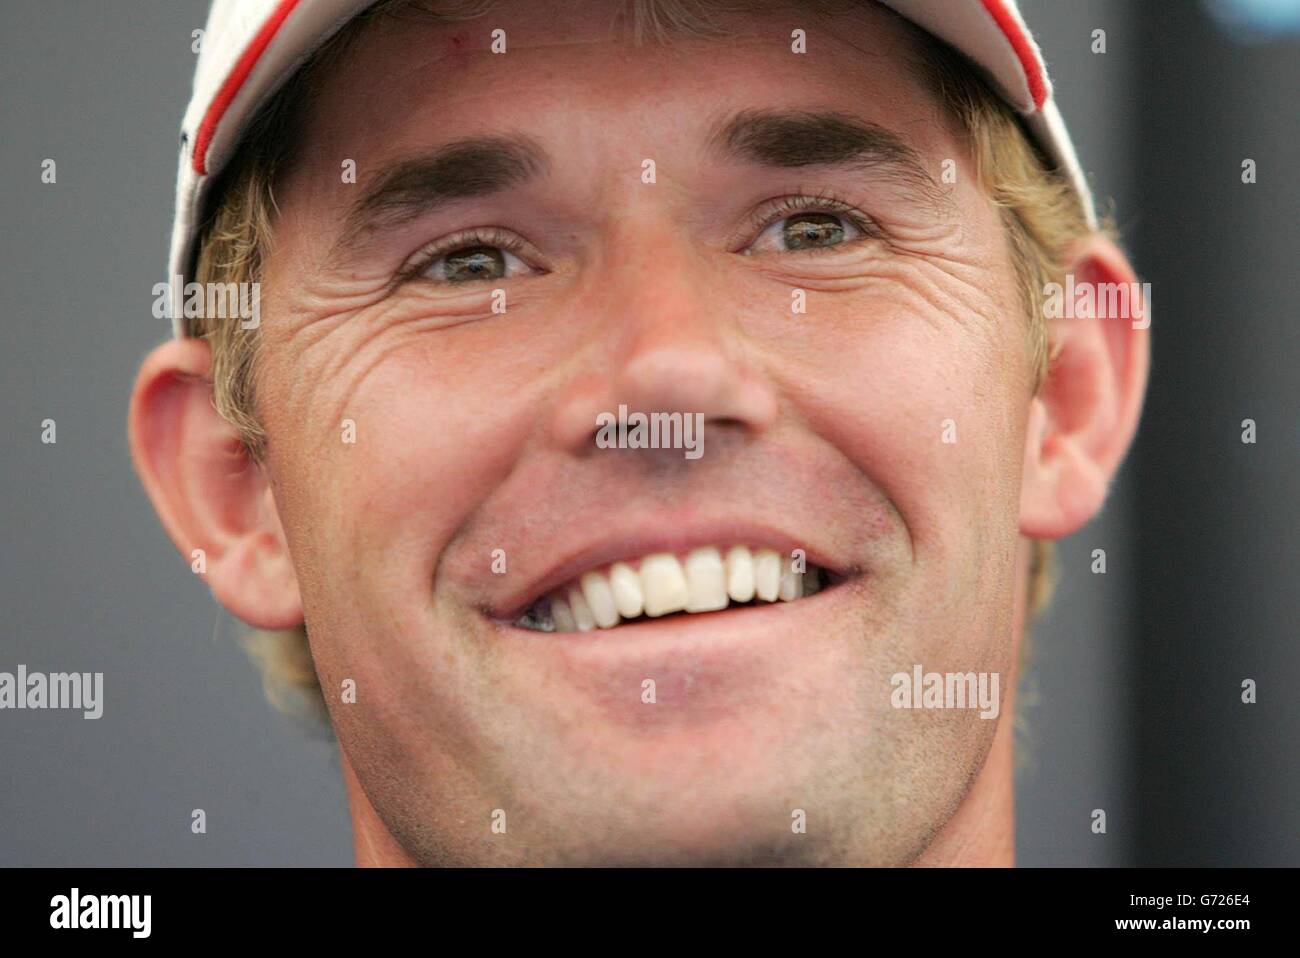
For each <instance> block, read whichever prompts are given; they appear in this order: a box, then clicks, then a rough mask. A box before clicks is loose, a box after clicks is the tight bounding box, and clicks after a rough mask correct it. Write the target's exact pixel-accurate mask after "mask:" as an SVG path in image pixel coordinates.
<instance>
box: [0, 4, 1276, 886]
mask: <svg viewBox="0 0 1300 958" xmlns="http://www.w3.org/2000/svg"><path fill="white" fill-rule="evenodd" d="M2 6H3V12H4V17H3V22H4V23H5V30H4V33H3V35H2V36H0V144H2V147H0V197H2V198H3V199H2V201H0V211H2V216H3V219H2V222H3V230H0V262H3V264H4V265H3V275H4V291H5V293H6V297H7V307H8V315H7V316H6V317H5V320H4V322H3V323H0V337H2V339H0V342H3V348H0V368H2V370H3V380H2V381H0V399H2V400H3V403H4V406H3V408H4V413H5V414H4V415H3V416H0V430H2V431H3V437H4V446H3V448H4V470H3V500H2V502H3V505H2V506H0V508H2V509H3V515H4V527H3V550H2V551H0V602H2V603H3V604H2V606H0V608H2V609H3V625H0V670H7V671H13V670H14V669H15V668H16V666H17V665H18V663H24V664H26V665H27V666H28V668H29V669H32V670H39V671H69V670H75V671H103V672H104V673H105V686H106V689H105V697H106V699H107V706H106V710H105V714H104V717H103V718H102V719H100V720H99V721H93V722H88V721H85V720H83V719H82V718H81V716H80V714H79V713H72V712H53V711H44V712H33V711H5V712H0V864H4V865H289V864H301V865H344V864H350V863H351V861H352V856H351V844H350V834H349V828H348V819H347V810H346V802H345V799H344V793H343V788H342V783H341V780H340V775H339V769H338V761H337V757H336V755H335V752H334V747H333V745H332V744H331V743H330V742H329V741H328V739H326V738H323V737H321V736H320V735H319V734H313V733H312V732H311V730H310V728H309V727H308V726H305V725H303V724H301V723H299V724H295V723H293V722H291V721H289V720H286V719H284V718H282V717H281V716H279V715H278V714H277V713H275V712H274V711H273V710H272V709H271V708H270V706H268V705H267V704H266V702H265V700H264V698H263V696H262V692H261V689H260V685H259V682H258V679H257V676H256V673H255V670H254V667H253V665H252V664H251V663H250V662H249V660H248V659H247V658H246V656H245V655H244V653H243V652H242V651H241V650H240V648H239V647H238V646H237V645H236V643H235V641H234V637H235V634H236V632H237V624H236V623H235V622H234V621H233V620H232V619H231V617H230V616H229V615H228V614H226V613H224V612H222V611H221V610H220V609H219V608H218V607H217V606H216V604H215V603H214V602H213V600H212V599H211V597H210V596H209V595H208V593H207V592H206V590H205V589H204V588H203V587H202V585H201V583H199V582H198V581H197V580H196V579H195V578H194V576H192V575H191V574H190V572H189V569H188V565H187V563H186V562H184V561H182V560H181V559H180V558H179V557H178V556H177V555H176V553H175V552H174V551H173V549H172V547H171V545H170V543H169V542H168V541H167V539H166V537H165V535H164V534H163V532H162V530H161V527H160V526H159V524H158V522H157V520H156V519H155V517H154V515H153V512H152V509H151V508H150V506H149V503H148V502H147V500H146V499H145V496H144V494H143V492H142V491H141V489H140V488H139V486H138V483H137V482H136V479H135V477H134V475H133V473H132V469H131V465H130V462H129V458H128V455H127V449H126V440H125V427H124V421H125V410H126V403H127V397H128V395H129V390H130V385H131V382H132V378H133V376H134V374H135V371H136V369H137V367H138V364H139V362H140V360H141V359H142V358H143V356H144V355H145V353H146V352H147V351H148V350H149V348H150V347H151V346H153V345H154V344H155V343H157V342H158V341H160V340H161V339H162V338H163V337H164V335H165V332H166V331H165V329H164V328H163V326H164V325H165V323H163V322H160V321H158V320H155V319H153V318H152V316H151V315H150V307H151V304H152V294H151V287H152V285H153V283H155V282H158V281H161V280H162V279H164V274H165V272H166V270H165V254H166V248H167V238H168V235H169V228H170V219H171V203H172V189H173V184H174V176H175V167H176V151H175V147H176V139H177V133H178V129H179V124H180V117H181V113H182V112H183V109H184V104H185V100H186V99H187V94H188V88H189V82H190V77H191V75H192V71H193V65H194V56H193V54H192V53H191V52H190V42H191V39H190V31H191V30H193V29H195V28H196V27H200V26H202V25H203V22H204V19H205V16H206V4H205V3H203V2H200V0H132V2H129V3H128V2H123V0H118V2H104V3H98V2H89V0H83V2H69V0H48V2H45V3H40V4H37V3H10V2H5V3H3V4H2ZM1023 6H1024V8H1025V15H1026V19H1027V20H1028V21H1029V23H1030V26H1031V27H1032V28H1033V29H1034V30H1035V32H1036V34H1037V35H1038V38H1039V40H1040V43H1041V44H1042V46H1043V48H1044V50H1045V51H1046V53H1047V56H1048V61H1049V68H1050V70H1051V73H1052V76H1053V79H1054V81H1055V83H1056V84H1057V90H1058V98H1059V101H1060V103H1061V107H1062V110H1063V112H1064V114H1065V116H1066V117H1067V118H1068V120H1069V122H1070V124H1071V129H1072V131H1073V133H1074V136H1075V139H1076V142H1077V144H1078V146H1079V150H1080V153H1081V155H1082V158H1083V161H1084V165H1085V167H1086V169H1087V170H1088V171H1089V173H1090V175H1091V178H1092V181H1093V183H1094V184H1095V186H1096V188H1097V190H1098V194H1099V198H1100V199H1102V200H1103V201H1105V200H1106V199H1107V198H1113V200H1114V202H1115V208H1116V210H1117V213H1118V220H1119V224H1120V226H1121V228H1122V231H1123V233H1124V237H1125V240H1126V243H1127V245H1128V246H1129V247H1130V249H1131V250H1132V252H1133V254H1134V259H1135V262H1136V265H1137V267H1138V271H1139V273H1140V274H1142V277H1143V278H1144V279H1147V280H1150V281H1151V282H1152V285H1153V302H1154V307H1155V309H1154V312H1155V327H1154V331H1155V337H1154V348H1155V361H1154V368H1153V374H1152V386H1151V394H1150V398H1149V400H1148V405H1147V412H1146V415H1145V418H1144V422H1143V425H1142V428H1141V432H1140V433H1139V437H1138V443H1137V447H1136V449H1135V451H1134V453H1133V455H1132V456H1131V457H1130V460H1129V461H1128V462H1127V463H1126V465H1125V467H1124V470H1123V471H1122V473H1121V475H1120V476H1119V478H1118V480H1117V481H1116V483H1115V484H1114V486H1113V494H1112V498H1111V500H1110V502H1109V503H1108V505H1107V507H1106V510H1105V511H1104V513H1103V515H1102V516H1101V517H1100V518H1099V519H1098V520H1096V521H1095V522H1094V523H1093V524H1091V525H1090V526H1088V527H1087V528H1086V529H1085V530H1083V531H1082V532H1080V533H1079V534H1078V535H1076V536H1074V537H1073V538H1072V539H1071V540H1069V541H1067V542H1066V543H1064V544H1063V547H1062V549H1061V557H1062V561H1063V581H1062V585H1061V587H1060V590H1059V592H1058V595H1057V599H1056V602H1055V604H1054V606H1053V608H1052V611H1051V612H1050V613H1049V615H1048V617H1047V619H1046V621H1045V622H1044V623H1043V624H1042V626H1040V628H1039V629H1038V630H1037V631H1036V633H1035V635H1034V638H1033V643H1034V647H1035V654H1036V662H1035V667H1034V669H1033V670H1032V672H1031V674H1030V676H1029V678H1028V679H1027V681H1026V692H1027V693H1029V694H1030V695H1032V696H1033V697H1034V699H1035V702H1034V704H1031V705H1029V706H1028V707H1027V708H1026V710H1025V719H1026V726H1027V735H1026V736H1025V737H1024V738H1023V739H1022V744H1023V745H1024V746H1026V748H1025V750H1024V754H1023V758H1024V767H1023V769H1022V771H1021V774H1020V775H1019V777H1018V781H1017V810H1016V817H1017V852H1018V858H1019V862H1020V863H1021V864H1024V865H1060V864H1071V865H1117V864H1174V863H1179V864H1197V865H1227V864H1232V865H1258V864H1266V865H1277V864H1290V865H1295V864H1300V838H1298V836H1300V827H1297V826H1298V825H1300V813H1298V812H1297V809H1298V808H1300V800H1298V796H1300V770H1298V768H1297V764H1298V763H1297V760H1296V745H1295V743H1296V741H1297V733H1298V732H1300V728H1298V727H1297V726H1298V725H1300V707H1297V704H1296V699H1295V689H1296V688H1297V687H1300V681H1298V680H1300V653H1298V652H1297V643H1296V641H1295V640H1296V631H1297V630H1296V623H1297V622H1298V621H1300V615H1298V614H1297V613H1298V612H1300V609H1297V604H1298V601H1297V592H1296V590H1295V588H1294V587H1293V583H1295V582H1296V581H1297V577H1298V573H1300V568H1297V565H1298V563H1297V550H1296V548H1295V545H1294V541H1293V540H1294V536H1295V533H1296V529H1297V521H1296V520H1297V513H1296V502H1297V501H1298V499H1300V488H1298V486H1300V480H1297V470H1296V453H1297V449H1298V448H1300V417H1298V416H1297V412H1298V411H1300V402H1297V395H1296V360H1297V358H1298V357H1300V349H1297V334H1296V315H1295V312H1296V311H1295V304H1296V302H1297V293H1300V290H1298V289H1297V280H1296V275H1297V271H1296V268H1295V264H1294V258H1295V235H1296V234H1295V220H1296V212H1297V210H1300V203H1298V202H1297V199H1298V197H1297V185H1296V175H1295V162H1296V159H1297V156H1300V149H1298V148H1300V130H1298V129H1297V122H1296V110H1295V106H1294V93H1295V91H1296V90H1297V89H1300V75H1298V74H1300V68H1298V67H1297V63H1300V59H1298V58H1297V56H1296V53H1297V43H1296V40H1295V38H1294V37H1291V38H1288V39H1284V40H1273V41H1271V42H1264V41H1262V40H1259V39H1252V38H1249V37H1247V38H1244V39H1243V38H1241V37H1239V36H1234V35H1230V34H1228V33H1226V32H1225V31H1224V30H1223V29H1222V28H1221V27H1219V26H1218V25H1216V24H1215V22H1214V21H1212V20H1211V19H1210V18H1209V17H1208V16H1207V15H1206V13H1205V10H1206V8H1205V7H1204V6H1202V5H1200V4H1197V3H1193V2H1190V0H1188V2H1183V0H1171V2H1165V3H1143V4H1136V3H1134V4H1123V3H1120V2H1117V0H1088V2H1070V3H1066V2H1053V0H1024V3H1023ZM1094 28H1103V29H1105V30H1106V31H1107V45H1108V50H1107V53H1106V54H1105V55H1100V56H1099V55H1095V54H1093V53H1091V52H1090V50H1089V45H1090V42H1091V36H1090V34H1091V31H1092V30H1093V29H1094ZM1247 156H1249V157H1252V158H1254V159H1255V160H1256V161H1257V162H1258V164H1259V171H1260V172H1259V183H1257V184H1255V185H1254V186H1250V187H1246V186H1243V185H1242V184H1241V183H1240V178H1239V171H1240V162H1241V159H1242V158H1244V157H1247ZM46 157H52V158H54V159H56V161H57V162H58V182H57V184H56V185H54V186H45V185H42V184H41V183H40V164H41V161H42V160H43V159H44V158H46ZM1247 417H1250V418H1253V419H1255V420H1256V421H1257V422H1258V424H1259V432H1260V439H1259V443H1258V444H1257V445H1254V446H1244V445H1242V444H1241V443H1240V441H1239V436H1240V421H1241V420H1242V419H1243V418H1247ZM46 418H52V419H55V420H56V421H57V423H58V442H57V444H56V445H44V444H42V443H41V442H40V440H39V434H40V423H41V421H42V420H43V419H46ZM1094 548H1104V549H1105V550H1106V552H1107V557H1108V566H1109V573H1108V574H1107V575H1105V576H1099V575H1091V574H1089V571H1088V566H1089V554H1090V552H1091V550H1092V549H1094ZM1247 677H1250V678H1254V679H1256V681H1257V682H1258V684H1259V689H1260V702H1259V704H1257V705H1255V706H1251V707H1246V706H1243V705H1241V704H1240V703H1239V687H1240V682H1241V680H1242V679H1243V678H1247ZM194 808H203V809H205V810H206V813H207V816H208V832H207V834H206V835H201V836H195V835H192V834H191V833H190V829H189V813H190V810H191V809H194ZM1094 808H1103V809H1105V810H1106V812H1107V817H1108V832H1107V834H1105V835H1101V836H1099V835H1094V834H1092V833H1091V831H1090V828H1089V825H1090V818H1089V814H1090V812H1091V810H1092V809H1094Z"/></svg>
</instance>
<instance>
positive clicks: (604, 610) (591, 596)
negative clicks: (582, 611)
mask: <svg viewBox="0 0 1300 958" xmlns="http://www.w3.org/2000/svg"><path fill="white" fill-rule="evenodd" d="M581 581H582V597H583V598H584V599H586V600H587V605H588V606H589V607H590V608H591V616H592V618H593V619H595V620H596V624H597V625H598V626H600V627H601V628H602V629H608V628H612V627H613V626H616V625H618V621H619V620H618V609H616V608H615V607H614V593H613V592H612V591H611V590H610V587H609V582H608V581H607V580H606V579H605V577H604V576H603V575H601V574H600V573H599V572H588V573H587V574H586V575H584V576H583V577H582V580H581Z"/></svg>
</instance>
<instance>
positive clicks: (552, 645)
mask: <svg viewBox="0 0 1300 958" xmlns="http://www.w3.org/2000/svg"><path fill="white" fill-rule="evenodd" d="M866 582H867V577H866V576H864V575H858V576H854V577H852V578H849V579H845V580H843V581H842V582H838V583H836V584H835V585H833V586H828V587H826V588H824V589H822V590H821V591H819V592H816V593H814V594H813V595H810V596H806V597H804V598H799V599H795V600H793V601H791V602H782V601H777V602H766V603H762V604H760V605H746V606H732V607H729V608H727V609H722V610H720V611H718V612H704V613H686V614H680V615H675V616H671V617H664V618H655V619H638V620H637V621H635V622H630V623H624V624H622V625H617V626H615V627H614V628H612V629H593V630H592V631H590V632H537V631H534V630H532V629H524V628H520V627H518V626H515V625H513V624H511V623H505V622H493V625H494V626H495V627H496V631H497V635H498V638H499V639H500V640H502V641H507V642H511V643H519V644H520V645H522V646H526V647H527V648H528V651H536V652H540V653H543V654H547V653H551V654H555V655H559V656H564V657H573V658H574V659H575V660H580V661H582V662H584V663H586V664H588V665H589V666H593V667H598V666H599V665H600V664H601V663H602V662H609V663H610V664H613V663H615V662H617V661H620V660H626V659H628V658H633V659H635V658H637V657H639V656H644V655H653V656H659V655H662V654H664V653H665V652H667V653H672V654H675V655H690V656H692V657H700V658H703V657H711V656H715V655H726V654H728V653H730V652H733V651H743V650H744V649H746V648H752V647H753V646H754V644H755V642H761V641H763V640H764V639H775V640H778V641H784V642H789V641H791V640H795V639H800V638H804V637H805V634H806V633H809V632H816V631H817V630H818V626H819V624H820V623H823V622H827V620H828V617H833V616H835V615H837V614H840V613H841V612H843V611H845V610H846V609H848V608H849V607H851V606H854V605H857V604H858V603H860V601H861V599H862V595H863V593H864V591H865V588H866ZM811 637H815V636H811Z"/></svg>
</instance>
